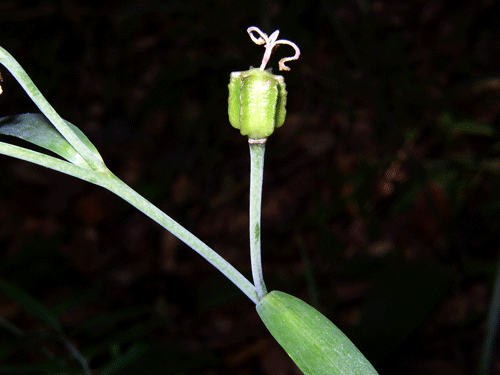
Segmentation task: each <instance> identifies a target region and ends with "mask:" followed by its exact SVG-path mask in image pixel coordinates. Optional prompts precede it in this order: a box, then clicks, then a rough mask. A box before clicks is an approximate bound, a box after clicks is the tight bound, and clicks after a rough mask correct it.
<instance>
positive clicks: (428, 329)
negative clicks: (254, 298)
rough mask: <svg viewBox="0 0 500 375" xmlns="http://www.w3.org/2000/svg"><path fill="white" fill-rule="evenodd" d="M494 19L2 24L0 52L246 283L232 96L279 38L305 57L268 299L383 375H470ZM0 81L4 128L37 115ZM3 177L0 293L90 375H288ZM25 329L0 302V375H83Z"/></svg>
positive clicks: (284, 150)
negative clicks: (324, 325)
mask: <svg viewBox="0 0 500 375" xmlns="http://www.w3.org/2000/svg"><path fill="white" fill-rule="evenodd" d="M498 14H500V3H499V2H497V1H493V0H490V1H486V0H485V1H439V0H434V1H410V2H399V1H394V2H392V1H364V0H359V1H327V0H325V1H290V2H285V1H260V2H243V1H230V0H227V1H220V2H208V1H207V2H205V1H189V2H188V1H185V2H184V1H176V2H168V1H165V2H159V1H158V2H154V1H129V2H115V1H101V2H91V1H81V2H75V1H48V0H47V1H18V0H8V1H2V2H1V3H0V45H1V46H3V47H4V48H5V49H6V50H7V51H9V52H10V53H11V54H12V55H13V56H14V57H15V58H16V59H17V60H18V61H19V62H20V63H21V65H22V66H23V67H24V68H25V69H26V70H27V72H28V73H29V74H30V76H31V77H32V79H33V80H34V82H35V83H36V84H37V86H38V87H39V89H40V90H41V91H42V93H43V94H44V95H45V96H46V97H47V99H48V100H49V102H50V103H51V104H52V105H53V106H54V107H55V109H56V110H57V111H58V112H59V113H60V114H61V116H62V117H63V118H65V119H67V120H69V121H71V122H72V123H74V124H76V125H77V126H78V127H79V128H80V129H81V130H82V131H83V132H84V133H85V134H87V136H88V137H89V138H90V139H91V141H92V142H93V143H94V144H95V145H96V147H97V148H98V149H99V151H100V152H101V155H102V156H103V158H104V160H105V162H106V164H107V165H108V167H109V168H110V169H111V170H112V171H113V172H115V173H116V174H117V175H118V176H119V177H120V178H122V179H123V180H124V181H126V182H127V183H128V184H129V185H131V186H132V187H133V188H134V189H136V190H137V191H138V192H140V193H141V194H143V195H144V196H145V197H146V198H148V199H150V200H151V201H152V202H153V203H155V204H156V205H158V207H160V208H161V209H162V210H164V211H165V212H167V213H168V214H169V215H171V216H172V217H173V218H174V219H176V220H178V221H179V222H180V223H181V224H182V225H184V226H186V227H187V228H188V229H189V230H191V231H192V232H193V233H194V234H196V235H197V236H199V237H200V238H201V239H202V240H203V241H205V242H206V243H207V244H208V245H209V246H211V247H212V248H214V249H215V250H216V251H217V252H219V253H220V254H221V255H222V256H224V257H225V258H226V259H227V260H228V261H230V262H231V263H232V264H233V265H235V267H237V268H238V269H239V270H242V271H243V272H244V273H245V274H247V275H248V274H249V271H250V266H249V259H248V258H249V255H248V229H247V227H248V217H247V212H248V202H247V201H248V182H249V177H248V174H249V165H248V164H249V156H248V146H247V144H246V139H245V137H242V136H241V135H240V134H239V132H238V131H237V130H235V129H233V128H231V126H230V125H229V122H228V119H227V95H228V94H227V84H228V82H229V74H230V73H231V71H238V70H246V69H248V68H249V66H250V65H253V66H259V65H260V60H261V58H262V54H263V48H262V47H259V46H256V45H255V44H253V43H252V42H251V40H250V38H249V37H248V35H247V33H246V28H247V27H249V26H252V25H255V26H258V27H260V28H261V29H262V30H263V31H264V32H267V33H268V34H270V33H271V32H272V31H274V30H275V29H279V30H280V37H281V38H285V39H290V40H292V41H294V42H295V43H296V44H297V45H298V46H299V47H300V48H301V51H302V56H301V57H300V59H299V60H298V61H294V62H290V63H289V64H288V65H289V67H290V68H291V71H290V72H284V73H282V75H283V76H284V77H285V80H286V83H287V89H288V105H287V110H288V114H287V119H286V122H285V124H284V126H283V127H282V128H280V129H279V130H278V131H276V132H275V134H274V135H273V136H272V137H271V138H270V140H269V142H268V145H267V150H266V169H265V179H264V192H263V206H262V211H263V218H262V225H263V227H262V236H263V244H262V246H263V261H264V275H265V278H266V282H267V284H268V288H269V289H270V290H274V289H277V290H282V291H284V292H287V293H290V294H293V295H296V296H298V297H300V298H302V299H304V300H306V301H307V302H309V303H311V304H313V305H315V306H316V307H317V308H318V309H319V310H320V311H322V312H323V313H324V314H325V315H326V316H328V317H329V318H330V319H331V320H332V321H333V322H334V323H336V324H337V325H338V326H339V327H340V328H341V329H342V330H344V332H346V333H347V334H348V335H349V337H351V338H352V340H353V341H354V342H355V343H356V345H358V347H359V348H360V349H361V350H362V352H363V353H364V354H365V355H366V356H367V357H368V358H369V360H370V361H372V363H373V364H374V365H375V367H376V368H377V369H378V370H379V373H380V374H381V375H383V374H401V373H403V374H445V375H446V374H450V375H452V374H453V375H455V374H456V375H461V374H474V373H477V365H478V361H479V355H480V349H481V345H482V343H483V336H484V329H485V319H486V313H487V308H488V303H489V300H490V296H491V292H492V285H493V281H494V278H495V272H496V269H497V267H498V265H497V261H498V247H499V233H498V227H499V223H500V199H499V194H498V191H499V188H500V178H499V177H500V176H499V167H500V137H499V132H498V127H499V125H500V124H499V120H500V101H499V92H500V91H499V90H500V80H499V78H498V74H499V71H500V37H499V35H500V22H499V17H498ZM290 51H291V49H290V48H288V47H286V46H284V47H280V48H279V49H278V50H277V52H276V54H275V56H274V58H272V59H271V66H272V67H273V68H274V71H275V72H277V61H278V60H279V58H280V57H283V56H288V55H289V53H290ZM290 54H291V53H290ZM0 69H1V73H2V76H3V80H4V81H3V84H2V87H3V90H4V93H3V94H2V95H1V96H0V105H1V113H0V116H6V115H10V114H18V113H24V112H36V111H37V108H36V107H35V106H34V105H33V104H32V103H31V102H30V100H29V98H28V97H27V96H26V94H25V93H24V92H23V91H22V89H21V88H20V87H19V85H18V84H17V83H16V82H15V81H14V79H13V78H12V76H11V75H10V74H9V73H8V72H7V71H6V69H4V68H3V67H2V68H0ZM2 140H3V141H8V138H2ZM0 164H1V168H0V260H1V261H0V278H1V279H2V280H4V281H8V282H10V283H12V284H14V285H15V286H17V287H19V288H21V289H22V290H24V291H25V292H27V293H29V294H31V295H32V296H34V297H35V298H36V299H37V300H38V301H39V302H41V303H42V304H43V305H44V306H46V307H48V308H50V309H51V311H52V312H53V313H54V314H55V315H56V316H57V318H58V320H59V322H60V323H61V324H62V325H63V327H64V331H65V333H66V335H67V338H68V340H69V342H71V343H73V344H74V345H75V346H76V347H77V348H78V350H79V351H80V352H81V353H82V354H83V355H84V356H85V357H86V358H87V359H88V360H89V363H90V366H91V368H92V370H93V373H95V374H100V373H104V370H107V371H108V372H107V373H108V374H111V373H120V374H206V375H215V374H242V375H243V374H245V375H246V374H273V375H274V374H298V373H299V372H298V370H296V369H295V368H294V367H293V363H292V362H291V360H290V359H289V358H288V357H287V355H286V354H285V353H284V351H283V350H282V349H281V348H280V347H279V346H278V344H276V342H275V341H274V339H273V338H272V337H271V336H270V335H269V333H268V332H267V331H266V329H265V327H264V325H263V324H262V323H261V322H260V320H259V318H258V316H257V314H256V312H255V309H254V306H253V304H252V303H251V302H250V301H249V300H248V299H247V298H246V297H245V296H244V295H243V294H242V293H241V292H239V291H238V290H237V289H236V288H235V287H233V286H232V284H231V283H230V282H228V281H227V280H225V279H224V278H223V277H222V276H220V274H219V273H218V272H217V271H216V270H215V269H214V268H213V267H212V266H211V265H209V264H208V263H207V262H206V261H205V260H203V259H202V258H201V257H200V256H198V255H197V254H196V253H194V252H193V251H192V250H190V249H188V248H187V247H186V246H184V245H183V244H182V243H180V242H178V241H177V240H175V239H174V238H172V237H171V236H170V235H169V233H168V232H166V231H165V230H163V229H162V228H160V227H159V226H158V225H157V224H155V223H154V222H152V221H151V220H150V219H148V218H147V217H145V216H144V215H143V214H141V213H139V212H138V211H137V210H135V209H133V208H132V207H130V206H129V205H128V204H126V203H124V202H122V201H121V200H120V199H119V198H117V197H115V196H114V195H112V194H111V193H109V192H107V191H105V190H103V189H102V188H99V187H96V186H93V185H91V184H89V183H86V182H83V181H79V180H76V179H74V178H72V177H68V176H64V175H62V174H58V173H56V172H53V171H50V170H47V169H44V168H41V167H38V166H35V165H31V164H28V163H26V162H22V161H18V160H14V159H11V158H8V157H5V156H1V157H0ZM33 308H34V307H33ZM29 310H30V309H29V308H21V307H20V305H19V303H17V302H15V301H14V300H13V299H12V298H10V297H7V296H6V295H4V294H0V317H1V318H2V321H1V322H2V326H3V327H0V337H1V339H0V370H1V369H2V368H3V369H4V372H8V370H12V371H14V370H16V369H17V370H18V372H19V373H81V369H80V368H79V366H78V364H77V363H76V361H75V360H74V359H73V358H72V356H71V355H70V354H69V353H68V350H67V348H65V347H64V343H63V342H61V341H60V338H58V336H57V335H55V334H54V333H53V332H51V330H50V329H49V328H48V327H47V326H46V325H45V324H44V323H43V322H41V321H40V320H39V319H36V318H34V317H33V311H29ZM9 323H10V324H13V325H14V326H15V327H17V329H18V330H19V331H16V330H15V329H13V328H12V327H9V325H8V324H9ZM16 332H17V334H16ZM120 366H121V367H120ZM493 367H494V373H496V374H498V373H500V362H499V358H498V356H497V358H496V360H495V361H494V364H493ZM56 369H60V371H57V370H56ZM71 370H73V371H74V372H71Z"/></svg>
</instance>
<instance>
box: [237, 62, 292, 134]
mask: <svg viewBox="0 0 500 375" xmlns="http://www.w3.org/2000/svg"><path fill="white" fill-rule="evenodd" d="M286 94H287V92H286V85H285V80H284V79H283V77H282V76H278V75H274V74H272V73H270V72H268V71H263V70H260V69H257V68H254V69H250V70H247V71H244V72H233V73H231V79H230V81H229V100H228V102H229V109H228V114H229V122H230V123H231V125H232V126H233V127H235V128H236V129H240V131H241V134H242V135H247V136H248V137H249V138H252V139H263V138H267V137H269V136H270V135H271V134H272V133H273V132H274V129H275V128H279V127H280V126H281V125H283V122H284V121H285V115H286V109H285V105H286Z"/></svg>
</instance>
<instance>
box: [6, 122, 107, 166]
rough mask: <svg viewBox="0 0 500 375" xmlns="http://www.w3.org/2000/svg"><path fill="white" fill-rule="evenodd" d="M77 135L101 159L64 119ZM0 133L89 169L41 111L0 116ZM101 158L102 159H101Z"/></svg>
mask: <svg viewBox="0 0 500 375" xmlns="http://www.w3.org/2000/svg"><path fill="white" fill-rule="evenodd" d="M65 122H66V124H67V125H68V126H69V127H70V128H71V130H73V132H74V133H75V134H76V135H77V137H78V138H79V139H80V140H81V141H82V142H83V143H85V145H86V146H87V147H88V148H89V149H90V150H91V151H92V152H93V153H94V154H95V155H96V156H98V157H99V158H100V159H101V156H100V155H99V152H98V151H97V149H96V148H95V146H94V145H93V144H92V143H91V142H90V141H89V139H88V138H87V137H86V136H85V134H83V133H82V132H81V131H80V129H78V128H77V127H76V126H75V125H73V124H71V123H69V122H68V121H65ZM0 134H4V135H10V136H14V137H17V138H20V139H23V140H25V141H27V142H30V143H33V144H35V145H37V146H40V147H43V148H45V149H47V150H49V151H52V152H54V153H55V154H57V155H59V156H61V157H63V158H64V159H66V160H67V161H69V162H71V163H73V164H75V165H78V166H80V167H82V168H87V169H89V168H90V167H89V165H88V164H87V162H86V161H85V160H84V159H83V158H82V157H81V156H80V154H79V153H78V152H76V150H75V149H74V148H73V146H71V144H70V143H69V142H68V141H67V140H66V139H65V138H64V137H63V136H62V135H61V133H59V132H58V131H57V129H56V128H55V127H54V126H53V125H52V124H51V123H50V121H49V120H48V119H47V118H46V117H45V116H44V115H43V114H41V113H24V114H21V115H16V116H7V117H2V118H0ZM101 160H102V159H101Z"/></svg>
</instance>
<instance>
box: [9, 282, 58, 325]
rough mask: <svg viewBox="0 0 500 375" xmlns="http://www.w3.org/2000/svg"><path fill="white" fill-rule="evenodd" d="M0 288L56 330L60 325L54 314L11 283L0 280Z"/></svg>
mask: <svg viewBox="0 0 500 375" xmlns="http://www.w3.org/2000/svg"><path fill="white" fill-rule="evenodd" d="M0 290H1V291H2V292H4V293H5V294H6V295H7V296H9V297H10V298H12V299H13V300H14V301H16V302H17V303H18V304H19V306H21V307H22V308H23V309H24V310H26V311H27V312H29V313H30V314H31V315H33V316H34V317H36V318H38V319H40V320H41V321H42V322H44V323H45V324H47V325H48V326H49V327H51V328H53V329H54V330H56V331H58V332H62V327H61V325H60V324H59V322H58V321H57V319H56V317H55V316H54V314H53V313H52V312H51V311H50V310H49V309H48V308H46V307H45V306H44V305H43V304H42V303H40V302H39V301H38V300H36V299H35V298H34V297H32V296H31V295H29V294H28V293H26V292H25V291H24V290H22V289H21V288H18V287H17V286H15V285H12V284H11V283H8V282H6V281H2V280H0Z"/></svg>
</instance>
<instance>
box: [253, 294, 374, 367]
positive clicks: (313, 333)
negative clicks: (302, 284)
mask: <svg viewBox="0 0 500 375" xmlns="http://www.w3.org/2000/svg"><path fill="white" fill-rule="evenodd" d="M257 312H258V314H259V316H260V318H261V319H262V321H263V322H264V324H265V325H266V327H267V329H268V330H269V332H271V334H272V335H273V336H274V338H275V339H276V340H277V341H278V342H279V343H280V345H281V346H282V347H283V348H284V349H285V351H286V352H287V353H288V355H289V356H290V357H291V358H292V360H293V361H294V362H295V363H296V364H297V366H298V367H299V368H300V369H301V370H302V371H303V372H304V374H305V375H336V374H338V375H347V374H350V375H351V374H352V375H358V374H359V375H377V371H376V370H375V369H374V368H373V366H372V365H371V364H370V362H368V360H367V359H366V358H365V357H364V356H363V354H362V353H361V352H360V351H359V350H358V349H357V348H356V346H354V344H353V343H352V342H351V340H349V338H348V337H347V336H346V335H344V334H343V333H342V331H341V330H340V329H338V328H337V327H336V326H335V325H334V324H333V323H332V322H331V321H330V320H328V319H327V318H326V317H325V316H324V315H322V314H321V313H320V312H319V311H318V310H316V309H315V308H313V307H312V306H310V305H308V304H307V303H305V302H304V301H302V300H300V299H298V298H296V297H293V296H291V295H289V294H286V293H283V292H278V291H273V292H271V293H269V294H267V295H266V296H265V297H264V298H263V299H262V300H261V301H260V302H259V303H258V304H257Z"/></svg>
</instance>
